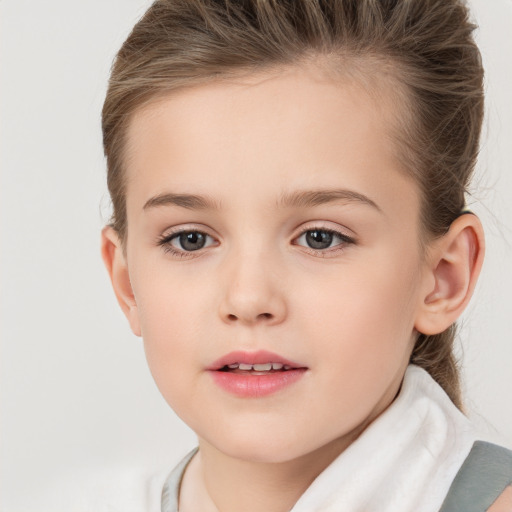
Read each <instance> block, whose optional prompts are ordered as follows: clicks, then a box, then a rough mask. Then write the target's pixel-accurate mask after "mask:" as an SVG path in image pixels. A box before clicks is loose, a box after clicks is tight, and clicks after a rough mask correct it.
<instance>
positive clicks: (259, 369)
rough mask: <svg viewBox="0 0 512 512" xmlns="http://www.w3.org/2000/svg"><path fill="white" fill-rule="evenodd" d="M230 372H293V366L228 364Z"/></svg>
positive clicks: (279, 364)
mask: <svg viewBox="0 0 512 512" xmlns="http://www.w3.org/2000/svg"><path fill="white" fill-rule="evenodd" d="M228 368H229V369H230V370H245V371H251V370H254V371H256V372H268V371H270V370H291V366H289V365H287V364H282V363H262V364H246V363H233V364H228Z"/></svg>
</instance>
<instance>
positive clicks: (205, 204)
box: [142, 192, 220, 210]
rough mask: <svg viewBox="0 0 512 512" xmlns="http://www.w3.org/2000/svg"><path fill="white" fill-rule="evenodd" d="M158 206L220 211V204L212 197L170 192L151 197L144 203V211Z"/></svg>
mask: <svg viewBox="0 0 512 512" xmlns="http://www.w3.org/2000/svg"><path fill="white" fill-rule="evenodd" d="M157 206H181V207H182V208H187V209H188V210H220V203H217V202H216V201H215V200H214V199H212V198H211V197H208V196H197V195H194V194H173V193H170V192H168V193H165V194H159V195H157V196H154V197H151V198H150V199H148V200H147V201H146V202H145V203H144V206H143V207H142V209H143V210H149V209H150V208H155V207H157Z"/></svg>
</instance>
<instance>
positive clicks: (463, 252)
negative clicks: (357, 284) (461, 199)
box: [415, 213, 485, 335]
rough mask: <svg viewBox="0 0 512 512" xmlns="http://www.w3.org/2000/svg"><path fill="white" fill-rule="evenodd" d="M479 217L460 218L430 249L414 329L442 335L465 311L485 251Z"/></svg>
mask: <svg viewBox="0 0 512 512" xmlns="http://www.w3.org/2000/svg"><path fill="white" fill-rule="evenodd" d="M484 248H485V242H484V233H483V228H482V224H481V222H480V220H479V219H478V217H477V216H476V215H473V214H472V213H465V214H463V215H461V216H460V217H458V218H457V219H456V220H455V221H454V222H453V223H452V225H451V226H450V230H449V231H448V233H447V234H446V235H444V236H443V237H441V238H440V239H438V240H436V241H435V242H434V244H433V247H432V248H431V250H430V251H429V257H428V264H427V268H426V270H425V279H424V285H423V291H422V297H421V303H420V306H419V312H418V315H417V318H416V323H415V328H416V330H417V331H418V332H420V333H423V334H428V335H432V334H439V333H441V332H443V331H444V330H446V329H447V328H448V327H449V326H450V325H452V324H453V323H454V322H455V321H456V320H457V318H458V317H459V316H460V315H461V313H462V312H463V311H464V309H465V307H466V305H467V304H468V302H469V299H470V298H471V296H472V294H473V290H474V289H475V285H476V282H477V279H478V275H479V274H480V269H481V267H482V263H483V259H484V252H485V249H484Z"/></svg>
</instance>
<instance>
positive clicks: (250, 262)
mask: <svg viewBox="0 0 512 512" xmlns="http://www.w3.org/2000/svg"><path fill="white" fill-rule="evenodd" d="M275 267H276V265H272V264H271V263H270V262H269V261H268V258H266V257H265V256H263V255H262V256H260V257H257V256H255V255H252V256H250V257H244V256H243V255H241V254H238V255H233V256H232V258H230V261H229V262H228V261H226V262H225V268H224V272H222V274H223V283H222V285H221V286H222V288H223V291H222V298H221V302H220V306H219V314H220V317H221V319H222V321H223V322H225V323H227V324H235V325H236V324H238V325H257V324H263V325H277V324H280V323H281V322H283V320H284V319H285V318H286V315H287V302H286V298H285V294H286V291H285V289H284V286H283V284H284V283H283V280H282V278H281V277H280V275H279V272H278V270H277V268H275Z"/></svg>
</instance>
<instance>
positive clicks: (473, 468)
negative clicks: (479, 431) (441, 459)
mask: <svg viewBox="0 0 512 512" xmlns="http://www.w3.org/2000/svg"><path fill="white" fill-rule="evenodd" d="M511 483H512V451H510V450H507V449H506V448H503V447H501V446H497V445H495V444H491V443H487V442H484V441H476V442H475V444H473V448H471V451H470V452H469V455H468V456H467V458H466V460H465V461H464V464H462V466H461V468H460V470H459V472H458V473H457V476H456V477H455V480H454V481H453V483H452V485H451V487H450V490H449V491H448V495H447V496H446V498H445V500H444V502H443V506H442V507H441V510H440V511H439V512H485V511H486V510H487V509H488V508H489V507H490V506H491V505H492V504H493V503H494V502H495V501H496V500H497V499H498V497H499V496H500V494H501V493H502V492H503V491H504V490H505V489H506V487H507V486H508V485H510V484H511Z"/></svg>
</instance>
